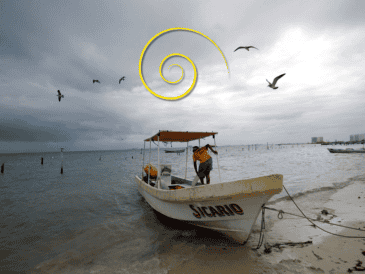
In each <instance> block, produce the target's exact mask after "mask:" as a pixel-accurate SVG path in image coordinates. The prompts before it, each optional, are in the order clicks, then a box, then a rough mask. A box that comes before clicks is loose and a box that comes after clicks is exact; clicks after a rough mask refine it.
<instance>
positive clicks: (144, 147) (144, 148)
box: [141, 141, 146, 180]
mask: <svg viewBox="0 0 365 274" xmlns="http://www.w3.org/2000/svg"><path fill="white" fill-rule="evenodd" d="M143 144H144V146H143V160H142V174H141V179H142V180H143V167H144V152H145V150H146V141H143Z"/></svg>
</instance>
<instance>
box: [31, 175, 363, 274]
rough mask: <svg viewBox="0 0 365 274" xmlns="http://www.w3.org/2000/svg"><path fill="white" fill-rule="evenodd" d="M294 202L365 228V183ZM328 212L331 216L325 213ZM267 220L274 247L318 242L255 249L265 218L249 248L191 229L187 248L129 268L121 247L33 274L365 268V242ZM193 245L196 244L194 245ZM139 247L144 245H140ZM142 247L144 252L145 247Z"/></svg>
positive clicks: (287, 207)
mask: <svg viewBox="0 0 365 274" xmlns="http://www.w3.org/2000/svg"><path fill="white" fill-rule="evenodd" d="M283 191H284V190H283ZM358 197H360V198H358ZM294 201H295V202H296V203H297V205H298V206H299V207H300V208H301V209H302V210H303V212H304V213H305V214H306V215H307V217H309V218H313V219H316V218H319V219H322V220H328V221H329V222H331V223H335V224H341V225H345V226H350V227H356V228H361V229H363V230H365V181H354V182H353V183H352V184H350V185H348V186H346V187H344V188H342V189H328V190H325V191H320V192H313V193H309V194H306V195H302V196H299V197H297V198H294ZM267 206H268V207H272V208H276V209H282V210H284V211H285V212H290V213H293V214H297V215H301V213H300V211H299V210H298V209H297V208H296V206H295V205H294V204H293V202H292V201H291V200H281V201H279V202H274V203H270V204H268V205H267ZM323 209H326V210H327V211H328V213H329V214H328V215H324V214H321V211H322V210H323ZM265 216H266V218H265V220H266V222H265V223H266V232H265V241H266V243H267V244H269V245H271V246H273V245H275V244H278V243H287V242H306V241H312V244H305V245H302V246H300V245H296V246H288V245H284V246H282V247H281V248H276V247H272V248H271V253H265V252H264V249H265V248H264V245H263V246H262V247H261V248H260V249H259V250H253V249H254V248H256V247H257V244H258V240H259V235H260V222H261V214H260V215H259V218H258V222H257V224H256V225H255V227H254V231H253V233H252V235H251V237H250V239H249V241H248V243H247V244H246V245H244V246H240V245H238V244H235V243H233V242H231V241H229V240H227V239H223V238H222V241H217V242H213V240H214V239H213V238H212V243H211V244H210V243H207V239H208V240H209V237H207V238H205V239H204V241H205V242H204V241H203V242H201V244H199V239H196V238H195V237H194V232H189V231H187V232H186V235H185V236H182V237H183V238H182V239H181V244H175V245H171V246H164V247H162V250H160V251H159V252H158V254H156V257H154V258H153V259H151V260H147V261H143V260H139V261H137V262H136V263H134V264H133V265H129V266H128V267H124V266H123V263H121V262H120V259H118V258H120V256H123V255H122V254H119V253H122V252H121V249H120V248H121V247H118V248H116V249H110V250H109V251H108V252H107V253H106V254H104V256H98V258H94V259H95V260H91V261H90V262H89V263H88V264H86V265H88V266H86V265H85V264H82V265H80V266H77V265H74V266H71V264H69V263H67V266H66V267H64V268H63V267H62V268H60V265H59V264H58V266H52V264H47V265H44V266H42V265H40V266H39V267H38V269H37V271H36V272H33V273H169V274H182V273H188V274H195V273H209V274H215V273H347V270H348V269H349V268H353V267H354V266H355V265H356V263H357V260H360V261H363V262H364V263H363V265H364V266H365V256H364V255H362V251H365V239H353V238H343V237H338V236H333V235H330V234H328V233H326V232H324V231H322V230H320V229H319V228H314V227H313V226H311V223H310V222H309V221H308V220H306V219H303V218H299V217H295V216H291V215H288V214H284V216H283V219H278V212H276V211H271V210H266V211H265ZM315 223H316V225H318V226H319V227H321V228H323V229H325V230H328V231H330V232H332V233H336V234H341V235H349V236H362V237H365V231H356V230H351V229H348V228H342V227H337V226H332V225H330V224H327V223H321V222H315ZM208 231H209V230H207V234H208V233H209V232H208ZM184 233H185V232H184ZM189 233H190V234H189ZM215 235H220V234H215ZM189 242H191V243H194V244H190V245H189V244H188V243H189ZM135 244H136V246H138V243H135ZM140 247H141V248H143V245H141V246H140ZM123 254H124V253H123ZM58 260H66V261H67V260H68V259H67V258H58ZM353 273H357V272H356V271H354V272H353Z"/></svg>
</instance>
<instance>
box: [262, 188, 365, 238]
mask: <svg viewBox="0 0 365 274" xmlns="http://www.w3.org/2000/svg"><path fill="white" fill-rule="evenodd" d="M283 187H284V189H285V191H286V193H287V194H288V196H289V197H290V199H291V200H292V202H293V203H294V204H295V206H296V207H297V208H298V209H299V211H300V212H301V213H302V214H303V216H304V217H302V216H299V215H295V214H292V213H286V212H284V211H282V210H277V209H275V208H269V207H263V209H262V210H264V209H265V208H266V209H269V210H275V211H278V212H279V214H278V218H279V219H282V218H283V213H286V214H290V215H294V216H298V217H301V218H306V219H307V220H308V221H309V222H311V223H312V225H313V226H314V227H318V228H319V229H320V230H323V231H324V232H326V233H329V234H332V235H335V236H339V237H344V238H363V239H365V237H360V236H346V235H339V234H335V233H332V232H329V231H327V230H324V229H323V228H321V227H319V226H316V225H315V224H314V223H313V222H312V221H311V220H313V221H318V222H322V221H319V220H314V219H311V218H308V217H307V216H305V214H304V213H303V211H302V210H301V209H300V208H299V206H298V205H297V204H296V203H295V202H294V200H293V198H292V197H291V196H290V194H289V192H288V191H287V190H286V188H285V186H284V185H283ZM280 216H281V217H280ZM323 223H327V222H323ZM327 224H331V225H336V226H341V227H345V228H350V229H355V230H359V231H365V230H363V229H360V228H354V227H348V226H343V225H338V224H333V223H329V222H328V223H327ZM260 238H261V234H260Z"/></svg>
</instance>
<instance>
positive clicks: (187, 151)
mask: <svg viewBox="0 0 365 274" xmlns="http://www.w3.org/2000/svg"><path fill="white" fill-rule="evenodd" d="M188 153H189V141H187V142H186V165H185V180H186V174H187V172H188Z"/></svg>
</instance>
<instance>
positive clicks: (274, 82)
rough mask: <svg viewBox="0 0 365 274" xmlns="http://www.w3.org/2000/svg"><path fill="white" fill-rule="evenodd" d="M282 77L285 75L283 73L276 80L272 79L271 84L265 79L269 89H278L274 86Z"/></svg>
mask: <svg viewBox="0 0 365 274" xmlns="http://www.w3.org/2000/svg"><path fill="white" fill-rule="evenodd" d="M284 75H285V73H284V74H281V75H279V76H278V77H276V78H275V79H274V81H273V82H272V84H271V83H270V82H269V80H267V79H266V81H267V82H268V83H269V85H268V87H270V88H272V89H277V88H278V87H275V85H276V83H277V81H278V80H279V79H280V78H281V77H283V76H284Z"/></svg>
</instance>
